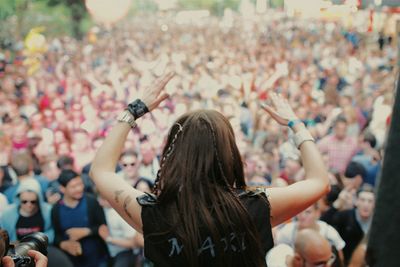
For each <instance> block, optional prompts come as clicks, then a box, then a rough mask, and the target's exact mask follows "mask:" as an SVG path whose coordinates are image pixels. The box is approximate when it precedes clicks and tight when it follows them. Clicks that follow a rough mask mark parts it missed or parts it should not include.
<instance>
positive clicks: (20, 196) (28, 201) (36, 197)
mask: <svg viewBox="0 0 400 267" xmlns="http://www.w3.org/2000/svg"><path fill="white" fill-rule="evenodd" d="M50 213H51V206H50V205H49V204H47V203H46V202H45V201H44V199H43V196H42V194H41V191H40V188H39V187H38V185H37V184H36V183H34V182H33V181H32V180H28V181H24V182H21V183H20V186H19V187H18V190H17V192H16V196H15V201H13V204H12V205H10V207H9V208H8V209H6V210H5V211H4V212H3V215H2V217H1V220H0V225H1V228H4V229H6V230H7V231H8V234H9V237H10V241H17V240H20V239H22V238H23V237H25V236H27V235H29V234H32V233H35V232H43V233H45V234H46V235H47V237H48V238H49V243H52V242H53V239H54V230H53V226H52V223H51V218H50Z"/></svg>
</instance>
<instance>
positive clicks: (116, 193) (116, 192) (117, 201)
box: [114, 190, 124, 203]
mask: <svg viewBox="0 0 400 267" xmlns="http://www.w3.org/2000/svg"><path fill="white" fill-rule="evenodd" d="M123 192H124V190H117V191H115V192H114V194H115V198H114V200H115V202H116V203H119V196H120V195H121V194H122V193H123Z"/></svg>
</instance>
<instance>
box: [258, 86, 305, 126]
mask: <svg viewBox="0 0 400 267" xmlns="http://www.w3.org/2000/svg"><path fill="white" fill-rule="evenodd" d="M271 100H272V104H273V106H274V108H272V107H270V106H269V105H267V104H265V103H262V104H261V106H262V108H263V109H265V110H266V111H267V112H268V114H269V115H271V117H272V118H273V119H274V120H275V121H276V122H278V123H279V124H280V125H285V126H287V125H288V122H289V121H294V120H298V117H297V116H296V114H295V113H294V111H293V109H292V107H291V106H290V105H289V102H288V101H287V99H285V98H283V97H282V96H281V95H277V94H275V93H272V94H271Z"/></svg>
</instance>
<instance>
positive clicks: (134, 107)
mask: <svg viewBox="0 0 400 267" xmlns="http://www.w3.org/2000/svg"><path fill="white" fill-rule="evenodd" d="M126 110H128V111H129V112H130V113H131V114H132V115H133V117H134V118H135V120H136V119H138V118H140V117H142V116H143V115H144V114H146V113H147V112H149V109H148V108H147V106H146V104H145V103H143V101H142V100H140V99H136V100H135V101H133V102H132V103H130V104H129V105H128V107H127V108H126Z"/></svg>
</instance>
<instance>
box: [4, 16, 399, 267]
mask: <svg viewBox="0 0 400 267" xmlns="http://www.w3.org/2000/svg"><path fill="white" fill-rule="evenodd" d="M46 45H47V48H46V51H45V52H43V53H42V54H40V55H39V56H38V57H39V59H40V66H39V68H38V69H37V70H35V71H34V72H33V73H31V72H28V71H27V66H26V65H24V57H25V55H24V52H23V49H15V48H13V47H8V48H3V49H1V50H0V60H1V61H0V79H1V80H0V166H1V169H0V213H2V215H3V216H2V217H1V221H0V225H1V227H2V228H6V229H7V230H8V231H9V232H11V233H12V234H10V236H11V237H12V238H11V239H12V241H16V240H20V239H21V238H23V237H24V236H25V235H27V234H29V233H31V232H35V231H38V230H40V231H43V232H45V233H47V234H48V236H49V238H50V242H51V244H53V245H54V248H53V249H54V250H59V252H61V251H64V252H66V253H67V255H68V256H69V260H70V261H71V262H72V264H74V266H106V265H101V264H107V259H108V258H113V259H114V265H113V266H120V265H118V264H121V263H120V262H124V260H125V265H121V266H128V265H126V262H131V264H132V266H142V265H143V266H144V265H146V264H150V263H148V262H146V260H145V259H144V258H143V251H142V248H143V238H141V235H140V234H139V233H135V231H134V230H133V229H131V228H130V227H129V226H127V225H125V224H124V222H123V220H122V219H121V218H120V217H118V214H117V213H116V212H114V211H113V210H111V209H110V208H109V205H108V204H107V203H106V202H105V201H104V200H102V199H101V198H99V197H98V196H97V197H98V198H97V199H96V198H95V197H93V195H94V196H96V189H95V188H94V187H93V185H92V183H91V181H90V177H89V170H90V163H91V161H92V159H93V156H94V153H95V151H96V149H97V148H98V147H99V145H100V144H101V142H102V140H103V139H104V137H105V136H106V135H107V131H108V130H109V128H110V126H111V125H113V123H114V122H115V118H116V116H117V114H118V113H119V112H120V111H122V110H123V109H124V108H125V106H126V105H127V103H129V102H130V101H132V100H134V99H136V98H138V97H140V94H141V93H142V92H143V91H144V90H146V86H148V85H149V84H150V82H151V81H153V80H154V79H156V78H157V77H159V76H160V75H162V74H163V73H165V72H168V71H171V70H173V71H175V72H176V76H175V77H174V78H173V80H172V81H171V82H170V83H169V84H168V87H167V91H168V92H169V93H170V95H171V97H170V98H169V99H168V100H167V101H165V103H163V104H161V105H162V106H161V108H159V109H157V110H154V111H153V112H152V113H151V114H147V115H146V116H145V117H144V119H143V120H141V121H140V122H139V127H137V128H135V129H134V130H133V131H132V133H131V134H130V135H129V137H128V142H127V143H126V147H125V149H124V151H123V154H122V155H121V158H120V162H119V166H118V172H119V173H120V174H121V175H122V176H123V177H125V179H127V180H128V181H129V182H130V183H131V184H132V186H135V187H136V188H138V189H139V190H142V191H144V192H150V191H151V188H152V183H153V182H154V179H155V177H156V174H157V171H158V168H159V156H160V153H161V149H162V147H163V143H164V139H163V138H164V137H165V136H166V132H167V131H168V128H169V126H170V125H171V124H172V122H173V121H174V120H175V119H176V118H177V117H179V116H180V115H182V114H183V113H185V112H186V111H188V110H194V109H199V108H212V109H217V110H219V111H221V112H222V113H223V114H224V115H225V116H227V117H228V118H229V120H230V121H231V123H232V125H233V127H234V129H235V134H236V138H237V143H238V144H239V147H240V150H241V153H242V155H243V161H244V162H245V172H246V177H247V182H248V185H250V186H254V187H257V186H285V185H290V184H291V183H293V182H295V181H298V180H301V179H303V173H304V170H303V169H302V164H301V161H300V158H299V152H298V150H297V148H296V147H295V146H294V143H292V141H291V139H290V138H289V137H291V135H292V133H291V132H290V131H289V129H283V128H281V127H278V125H277V124H276V123H275V122H274V121H273V120H272V119H270V118H269V117H268V116H267V115H266V114H265V112H264V111H262V109H260V106H259V105H260V103H261V102H263V101H268V95H269V93H270V92H277V93H280V94H282V95H284V96H286V97H287V98H288V99H289V102H290V103H291V105H292V106H293V107H294V110H295V111H296V114H297V115H298V116H299V118H300V119H301V120H302V121H303V122H304V123H305V124H306V126H307V127H308V128H309V129H310V131H311V132H312V133H313V136H314V138H315V139H316V141H317V144H318V146H319V148H320V150H321V152H322V154H323V157H324V160H325V161H326V164H327V166H328V167H329V171H330V179H331V185H332V190H331V192H330V193H329V194H328V195H327V196H326V197H325V198H324V199H321V200H320V201H319V202H318V203H316V204H315V205H313V206H312V207H310V208H308V209H307V210H305V211H304V212H302V213H301V214H299V215H298V216H297V217H296V218H293V220H291V221H290V222H288V223H286V224H284V225H282V226H279V227H277V228H276V229H274V230H275V244H276V245H277V246H276V247H275V248H274V249H273V253H270V255H269V256H268V257H267V260H268V261H269V265H268V266H289V265H283V264H288V263H282V262H280V259H282V258H283V257H282V255H283V254H282V253H283V252H282V251H289V252H287V253H286V254H285V255H287V256H288V257H290V255H292V254H293V252H290V251H291V250H290V249H288V248H287V247H290V248H291V249H292V250H293V249H294V251H295V252H296V251H297V249H298V247H297V246H295V239H296V233H297V231H299V230H301V229H304V228H312V229H314V230H317V231H319V232H320V233H321V235H322V236H324V238H326V239H327V240H328V241H329V242H330V244H331V245H332V246H333V247H334V251H336V255H337V257H336V260H335V264H340V262H341V261H343V262H345V264H346V265H348V264H349V265H351V266H362V265H352V264H353V263H351V258H352V254H353V252H354V250H356V248H357V246H358V245H359V244H363V242H364V243H365V242H366V241H365V240H364V237H365V233H367V231H368V229H369V226H370V222H371V218H372V214H373V210H374V203H375V196H374V187H375V185H376V184H377V178H378V174H379V170H380V168H381V165H382V156H383V153H382V151H383V149H384V146H385V136H386V133H387V129H388V126H389V125H390V116H391V111H392V105H393V99H394V84H395V76H396V75H395V72H396V69H397V67H396V64H397V61H396V60H397V51H396V47H395V45H394V42H393V41H392V38H390V37H385V38H383V37H382V36H380V37H379V38H378V36H375V35H373V34H371V33H360V32H357V31H356V30H355V29H352V28H344V27H343V26H342V25H341V24H340V23H336V22H324V21H316V20H301V19H293V18H287V17H284V16H279V17H278V16H277V17H274V16H272V17H270V18H263V19H261V18H258V19H257V18H254V19H253V20H249V19H247V20H244V19H241V18H237V19H235V20H234V22H233V24H232V25H226V24H224V23H221V21H220V20H218V19H216V18H208V19H207V20H204V21H199V22H198V23H188V24H177V23H175V22H174V21H173V20H171V19H168V18H157V17H138V18H135V19H132V20H130V21H129V22H124V23H121V25H119V26H116V27H115V28H113V29H111V30H104V29H99V28H93V30H91V31H90V32H89V33H88V35H87V37H86V38H85V39H84V40H83V41H77V40H74V39H72V38H70V37H67V36H65V37H58V38H53V39H48V40H47V43H46ZM15 47H18V46H17V45H15ZM82 203H85V204H84V208H81V204H82ZM32 218H34V219H32ZM66 218H68V219H66ZM82 218H84V219H83V220H82ZM71 229H72V230H71ZM285 246H287V247H285ZM100 248H101V249H100ZM103 248H104V249H103ZM271 252H272V251H271ZM281 252H282V253H281ZM291 253H292V254H291ZM55 254H56V253H55ZM55 254H54V255H55ZM121 255H122V256H121ZM276 255H278V256H276ZM61 256H62V253H60V257H61ZM303 257H304V259H305V260H307V255H303ZM285 258H286V256H285ZM51 260H52V259H50V262H51ZM65 260H67V259H65ZM274 264H275V265H274ZM279 264H281V265H279ZM293 266H295V265H293ZM336 266H341V265H336Z"/></svg>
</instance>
